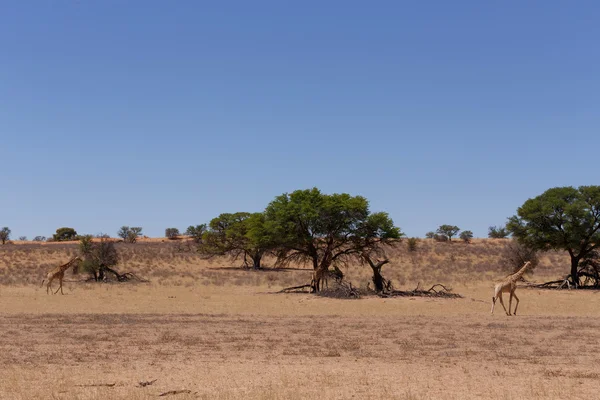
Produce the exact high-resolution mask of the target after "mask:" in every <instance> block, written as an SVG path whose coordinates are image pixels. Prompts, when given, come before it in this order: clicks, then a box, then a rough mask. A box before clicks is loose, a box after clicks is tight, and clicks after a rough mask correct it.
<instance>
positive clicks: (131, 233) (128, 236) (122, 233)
mask: <svg viewBox="0 0 600 400" xmlns="http://www.w3.org/2000/svg"><path fill="white" fill-rule="evenodd" d="M141 235H142V228H141V227H135V226H134V227H131V228H130V227H128V226H122V227H121V229H119V231H118V232H117V236H119V237H120V238H122V239H123V240H124V241H125V242H126V243H135V242H136V241H137V239H138V237H140V236H141Z"/></svg>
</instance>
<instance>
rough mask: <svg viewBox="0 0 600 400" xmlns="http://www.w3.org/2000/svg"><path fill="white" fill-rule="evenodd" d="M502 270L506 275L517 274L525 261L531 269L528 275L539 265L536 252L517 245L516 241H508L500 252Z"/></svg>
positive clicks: (520, 244) (519, 244)
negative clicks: (529, 263)
mask: <svg viewBox="0 0 600 400" xmlns="http://www.w3.org/2000/svg"><path fill="white" fill-rule="evenodd" d="M502 261H503V269H505V271H506V272H508V273H511V274H512V273H514V272H517V271H518V270H519V269H520V268H521V267H522V266H523V264H525V263H526V262H527V261H529V262H531V267H530V268H529V269H528V271H527V273H528V274H530V273H532V272H533V271H534V270H535V267H537V265H538V264H539V257H538V251H537V250H535V249H533V248H531V247H528V246H526V245H524V244H523V243H519V242H518V241H516V240H510V241H508V242H507V243H506V246H505V247H504V250H503V251H502Z"/></svg>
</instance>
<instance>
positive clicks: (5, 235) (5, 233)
mask: <svg viewBox="0 0 600 400" xmlns="http://www.w3.org/2000/svg"><path fill="white" fill-rule="evenodd" d="M8 239H10V229H8V227H7V226H5V227H4V228H2V229H0V241H1V242H2V244H6V241H7V240H8Z"/></svg>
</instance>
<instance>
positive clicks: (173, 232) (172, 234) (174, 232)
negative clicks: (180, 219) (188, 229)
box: [165, 228, 179, 240]
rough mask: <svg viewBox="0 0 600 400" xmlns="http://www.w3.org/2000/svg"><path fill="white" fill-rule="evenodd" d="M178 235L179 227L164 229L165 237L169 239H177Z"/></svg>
mask: <svg viewBox="0 0 600 400" xmlns="http://www.w3.org/2000/svg"><path fill="white" fill-rule="evenodd" d="M178 236H179V229H177V228H167V229H165V237H166V238H168V239H171V240H175V239H177V237H178Z"/></svg>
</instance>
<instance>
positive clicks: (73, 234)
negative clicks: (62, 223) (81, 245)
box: [52, 227, 77, 242]
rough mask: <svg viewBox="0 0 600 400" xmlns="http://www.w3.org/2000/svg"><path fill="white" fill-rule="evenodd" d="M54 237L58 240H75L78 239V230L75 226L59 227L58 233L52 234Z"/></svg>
mask: <svg viewBox="0 0 600 400" xmlns="http://www.w3.org/2000/svg"><path fill="white" fill-rule="evenodd" d="M52 239H53V240H54V241H56V242H65V241H69V240H75V239H77V231H76V230H75V229H73V228H66V227H63V228H58V229H57V230H56V233H55V234H54V235H53V236H52Z"/></svg>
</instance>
